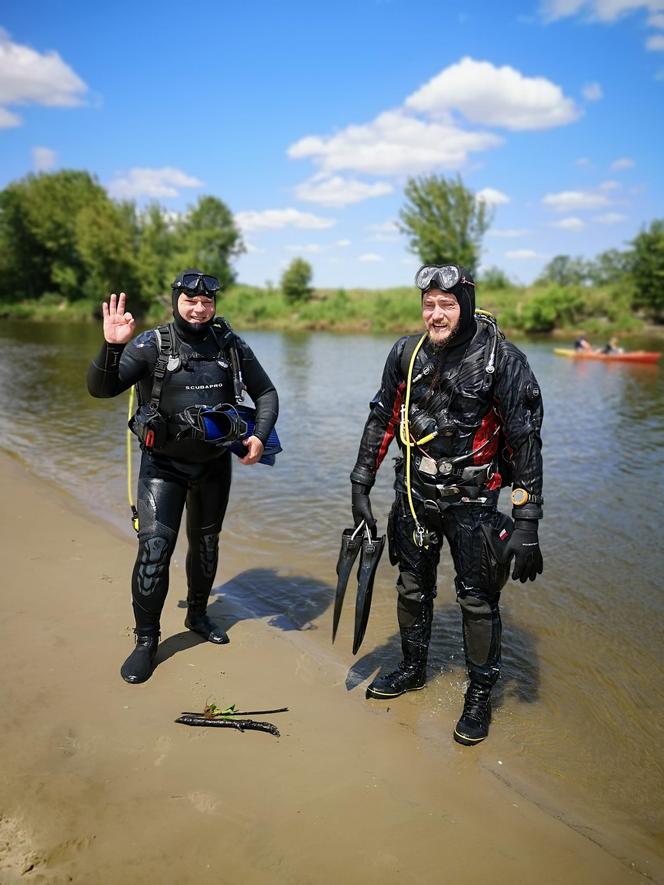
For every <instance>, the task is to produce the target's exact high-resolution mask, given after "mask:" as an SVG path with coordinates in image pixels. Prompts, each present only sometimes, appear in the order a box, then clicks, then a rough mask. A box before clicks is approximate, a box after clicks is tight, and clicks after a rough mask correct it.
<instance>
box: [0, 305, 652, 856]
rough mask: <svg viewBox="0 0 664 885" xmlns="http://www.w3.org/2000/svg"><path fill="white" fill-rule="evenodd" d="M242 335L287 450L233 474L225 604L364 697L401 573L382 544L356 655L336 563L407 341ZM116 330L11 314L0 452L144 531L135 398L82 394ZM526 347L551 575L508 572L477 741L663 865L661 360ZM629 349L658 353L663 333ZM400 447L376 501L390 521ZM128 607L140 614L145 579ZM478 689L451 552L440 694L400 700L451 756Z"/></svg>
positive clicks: (559, 807)
mask: <svg viewBox="0 0 664 885" xmlns="http://www.w3.org/2000/svg"><path fill="white" fill-rule="evenodd" d="M245 337H246V338H247V340H248V341H249V343H250V344H251V345H252V346H253V348H254V349H255V351H256V353H257V355H258V357H259V359H260V360H261V362H262V363H263V365H264V366H265V367H266V369H267V370H268V372H269V374H270V375H271V377H272V379H273V381H274V382H275V384H276V386H277V388H278V390H279V392H280V396H281V414H280V418H279V423H278V429H279V433H280V437H281V440H282V444H283V446H284V453H283V454H282V455H281V456H279V458H278V462H277V466H276V467H274V468H266V467H263V466H258V465H257V466H255V467H252V468H246V467H242V466H241V465H239V463H237V464H236V465H235V471H234V484H233V491H232V496H231V505H230V508H229V514H228V516H227V520H226V523H225V525H224V532H223V535H222V556H225V559H223V560H222V564H221V566H220V571H219V573H218V576H217V581H218V585H217V587H216V592H217V593H218V594H219V597H220V599H219V602H218V603H215V613H217V610H219V612H222V613H223V598H224V596H226V595H227V596H234V597H241V599H242V601H243V604H244V605H246V606H247V608H248V609H250V610H251V611H252V612H253V614H254V616H257V617H265V618H267V619H268V621H269V622H270V623H271V624H272V625H273V626H274V627H275V629H282V630H307V631H308V633H307V636H308V637H309V638H310V639H311V641H310V642H309V645H308V647H309V648H310V649H312V650H313V651H312V653H314V654H321V655H323V654H324V655H326V656H329V655H333V656H334V657H335V658H336V659H338V661H339V662H340V663H341V664H343V665H344V667H345V668H346V673H347V675H346V678H345V686H342V688H341V689H340V690H344V687H345V689H346V690H348V691H354V692H357V693H363V692H364V687H365V684H366V680H368V679H369V677H371V676H373V674H374V673H375V672H376V671H377V669H378V668H380V667H381V666H386V665H390V664H391V663H394V662H396V661H397V660H398V657H399V643H398V634H397V630H396V618H395V596H394V589H393V588H394V580H395V577H396V573H395V571H394V570H393V569H391V568H390V566H389V563H388V562H387V556H385V557H384V562H382V563H381V566H380V570H379V574H378V578H377V581H376V588H375V591H374V605H373V610H372V616H371V621H370V624H369V628H368V631H367V636H366V638H365V640H364V643H363V646H362V648H361V650H360V652H359V653H358V656H357V657H356V658H353V656H352V654H351V650H350V648H351V635H352V607H353V606H352V600H353V591H352V588H349V592H348V599H347V601H346V609H345V611H344V614H343V617H342V623H341V627H340V631H339V635H338V637H337V642H336V644H335V646H334V647H331V645H330V631H331V603H332V600H333V595H334V583H335V576H334V566H335V562H336V556H337V551H338V544H339V535H340V532H341V529H342V528H344V527H345V526H346V525H348V524H349V523H350V513H349V497H350V496H349V491H350V486H349V481H348V474H349V472H350V469H351V467H352V465H353V463H354V459H355V454H356V451H357V444H358V441H359V437H360V434H361V431H362V427H363V424H364V421H365V418H366V414H367V406H368V402H369V400H370V398H371V396H372V395H373V394H374V392H375V390H376V389H377V387H378V383H379V380H380V374H381V370H382V366H383V363H384V360H385V357H386V355H387V353H388V351H389V348H390V346H391V344H392V343H393V341H394V339H395V338H396V336H394V335H389V336H368V335H336V334H335V335H333V334H326V333H303V334H296V335H289V334H284V333H279V332H251V331H250V332H247V333H246V336H245ZM99 342H100V337H99V330H98V329H96V328H92V327H88V326H78V327H68V326H65V325H53V326H51V325H48V324H28V323H11V322H6V321H5V322H3V323H2V324H1V325H0V446H1V447H3V448H5V449H8V450H10V451H12V452H13V453H15V454H16V455H18V456H19V457H20V458H21V459H22V460H23V461H24V462H25V463H26V464H27V465H28V466H29V468H30V469H31V470H33V471H34V472H35V473H37V474H39V475H41V476H44V477H47V478H49V479H50V480H52V481H54V482H55V483H57V484H58V485H60V486H62V487H64V488H66V489H67V490H68V491H69V492H70V493H72V494H74V495H75V496H76V497H77V498H79V499H80V500H81V501H82V502H84V503H85V504H86V505H87V506H88V507H89V508H90V509H91V510H93V511H94V512H95V513H97V514H100V515H102V516H103V517H104V518H105V519H107V520H110V521H111V522H113V523H115V524H116V525H117V526H120V527H121V528H122V529H123V530H125V531H127V533H130V532H131V527H130V524H129V519H128V510H127V504H126V490H125V487H126V470H125V449H124V445H125V433H124V431H125V427H126V410H127V395H123V396H121V397H118V398H116V399H115V400H111V401H100V400H93V399H92V398H91V397H89V396H88V394H87V391H86V388H85V372H86V369H87V365H88V363H89V360H90V359H91V357H92V356H93V354H94V353H95V352H96V351H97V349H98V346H99ZM520 346H521V347H522V349H524V350H525V352H526V354H527V356H528V358H529V360H530V363H531V365H532V367H533V369H534V371H535V374H536V375H537V377H538V380H539V382H540V385H541V388H542V393H543V398H544V404H545V422H544V429H543V440H544V459H545V460H544V463H545V483H544V492H545V520H544V522H543V523H542V526H541V542H542V548H543V553H544V562H545V567H544V574H543V575H542V576H541V578H539V579H538V580H537V581H536V582H535V583H528V584H526V585H522V584H520V583H514V582H509V583H508V585H507V586H506V588H505V590H504V592H503V620H504V670H503V677H502V679H501V682H500V683H499V687H498V689H497V691H496V695H497V697H496V704H495V712H494V722H493V726H492V732H491V737H490V740H489V741H487V742H486V743H485V744H484V745H482V747H481V748H478V749H477V753H478V754H484V756H479V758H481V759H483V760H485V762H486V764H487V765H488V766H489V767H493V768H494V769H495V770H496V771H507V769H508V767H509V771H510V776H511V777H514V778H515V780H518V781H519V782H521V781H524V782H526V783H527V784H528V785H529V787H530V788H532V790H533V791H534V793H536V794H537V795H538V796H540V797H545V798H544V799H541V801H543V802H544V804H545V805H550V807H551V808H552V810H553V811H554V813H557V814H560V815H561V816H563V817H565V818H566V819H568V821H569V822H570V823H571V825H574V826H578V827H584V826H585V823H584V822H590V824H589V826H590V830H589V832H591V833H592V837H593V838H599V840H600V841H602V839H603V838H604V836H605V835H606V834H607V833H609V832H611V833H613V834H616V833H617V834H618V837H619V838H618V842H616V841H615V839H613V841H612V840H611V839H610V838H609V837H608V836H606V838H607V840H608V841H609V842H610V843H611V844H612V845H616V844H618V845H619V846H620V847H618V848H617V849H614V850H617V851H618V852H620V853H622V854H623V855H624V856H625V857H626V858H627V859H630V858H631V857H635V858H638V857H639V856H641V855H640V852H641V851H643V852H646V853H647V855H648V856H650V857H652V856H653V854H654V855H655V856H656V857H659V858H661V859H663V860H664V809H663V807H662V796H664V764H663V755H662V747H663V746H664V717H663V714H662V710H663V709H664V690H663V687H662V663H663V649H664V641H663V640H664V636H663V633H664V629H663V626H662V625H663V618H662V615H663V614H664V596H663V594H662V585H663V583H664V582H663V579H662V575H663V572H664V555H663V553H662V544H661V525H662V517H663V516H664V494H663V493H664V481H663V480H664V469H663V468H664V463H663V462H664V448H663V446H662V441H663V439H664V434H663V431H664V359H663V360H662V366H660V367H657V366H647V365H645V366H638V365H628V364H618V363H616V364H606V363H601V362H576V361H573V360H567V359H562V358H557V357H555V356H554V355H553V346H552V344H551V343H550V342H546V343H542V342H535V343H533V342H529V341H524V342H520ZM633 346H634V347H635V348H636V347H637V346H639V347H646V348H648V349H662V343H661V342H653V341H647V340H643V341H639V342H635V343H634V344H633ZM134 448H136V447H134ZM391 454H395V452H390V453H388V458H387V459H386V460H385V463H384V464H383V467H382V470H381V472H380V474H379V481H378V483H377V486H376V488H375V490H374V492H373V494H372V500H373V502H374V513H375V514H376V515H377V517H378V518H379V528H380V529H381V530H384V526H385V519H386V516H387V513H388V510H389V506H390V501H391V494H392V493H391V481H392V476H391V462H390V460H389V457H390V455H391ZM135 460H136V459H135ZM134 477H135V474H134ZM503 495H504V497H505V498H507V494H506V493H505V492H504V493H503ZM504 506H505V508H506V509H507V510H508V512H509V507H508V504H507V502H504ZM176 555H179V556H181V555H182V551H181V550H179V552H178V554H176ZM229 562H230V563H232V565H233V568H232V569H231V570H230V571H229V570H228V567H227V565H226V563H229ZM238 571H239V572H240V573H239V575H238V574H237V573H238ZM231 575H232V576H233V580H229V577H230V576H231ZM128 578H129V576H128ZM167 604H168V603H167ZM127 606H128V616H129V600H128V591H127ZM222 617H223V615H222ZM463 686H464V672H463V655H462V652H461V631H460V624H459V615H458V611H457V608H456V604H455V602H454V594H453V590H452V573H451V568H450V563H449V557H448V556H447V555H446V553H445V552H444V553H443V557H442V563H441V569H440V572H439V595H438V599H437V600H436V615H435V623H434V631H433V638H432V645H431V653H430V660H429V685H428V686H427V690H425V691H422V692H419V693H416V694H414V695H408V696H406V697H405V698H403V699H400V700H399V701H398V702H396V703H399V704H403V705H404V706H403V709H404V710H406V709H407V710H408V711H409V715H410V719H409V723H410V727H412V728H414V729H415V730H416V731H417V732H418V735H419V737H421V738H423V739H426V740H428V741H432V742H434V743H435V742H439V743H440V747H441V750H442V749H443V748H449V745H450V734H451V729H452V727H453V724H454V722H455V721H456V717H457V715H458V713H459V710H460V706H461V703H462V694H463ZM446 752H447V750H446ZM474 758H478V757H474ZM497 765H503V766H504V767H503V769H497V768H496V766H497ZM625 846H627V847H625Z"/></svg>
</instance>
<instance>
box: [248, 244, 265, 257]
mask: <svg viewBox="0 0 664 885" xmlns="http://www.w3.org/2000/svg"><path fill="white" fill-rule="evenodd" d="M244 250H245V252H246V253H247V255H264V254H265V249H259V248H258V246H255V245H254V244H253V243H250V242H249V241H248V240H245V241H244Z"/></svg>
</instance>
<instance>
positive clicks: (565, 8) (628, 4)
mask: <svg viewBox="0 0 664 885" xmlns="http://www.w3.org/2000/svg"><path fill="white" fill-rule="evenodd" d="M663 9H664V4H663V3H662V2H661V0H544V2H543V3H542V12H543V14H544V17H545V18H546V19H548V20H550V21H552V20H555V19H559V18H568V17H569V16H571V15H577V14H578V13H583V14H585V15H586V17H588V18H590V19H595V20H598V21H602V22H612V21H615V20H616V19H618V18H620V16H622V15H626V14H627V13H629V12H636V11H637V10H644V11H647V12H650V13H658V12H661V11H662V10H663Z"/></svg>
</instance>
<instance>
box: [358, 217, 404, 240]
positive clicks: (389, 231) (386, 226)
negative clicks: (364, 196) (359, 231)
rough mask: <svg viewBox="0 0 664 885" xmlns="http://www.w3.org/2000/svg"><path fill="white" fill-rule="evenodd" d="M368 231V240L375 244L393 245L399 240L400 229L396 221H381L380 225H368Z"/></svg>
mask: <svg viewBox="0 0 664 885" xmlns="http://www.w3.org/2000/svg"><path fill="white" fill-rule="evenodd" d="M366 230H367V231H369V234H370V236H368V237H366V239H367V240H368V241H370V242H375V243H393V242H394V241H395V240H398V239H399V228H398V227H397V223H396V221H392V220H390V221H381V222H380V223H379V224H368V225H367V227H366Z"/></svg>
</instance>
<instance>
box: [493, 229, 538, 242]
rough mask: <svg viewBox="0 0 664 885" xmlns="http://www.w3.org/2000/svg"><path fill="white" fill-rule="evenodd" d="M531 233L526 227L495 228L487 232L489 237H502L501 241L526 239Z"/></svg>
mask: <svg viewBox="0 0 664 885" xmlns="http://www.w3.org/2000/svg"><path fill="white" fill-rule="evenodd" d="M529 233H530V231H529V230H528V229H527V228H525V227H502V228H501V227H495V228H490V229H489V230H488V231H487V236H489V237H500V238H501V239H505V240H511V239H516V238H517V237H524V236H526V235H527V234H529Z"/></svg>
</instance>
